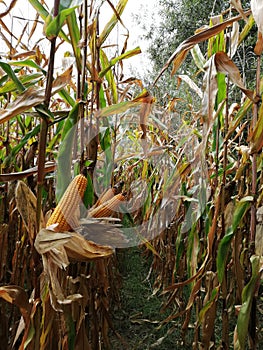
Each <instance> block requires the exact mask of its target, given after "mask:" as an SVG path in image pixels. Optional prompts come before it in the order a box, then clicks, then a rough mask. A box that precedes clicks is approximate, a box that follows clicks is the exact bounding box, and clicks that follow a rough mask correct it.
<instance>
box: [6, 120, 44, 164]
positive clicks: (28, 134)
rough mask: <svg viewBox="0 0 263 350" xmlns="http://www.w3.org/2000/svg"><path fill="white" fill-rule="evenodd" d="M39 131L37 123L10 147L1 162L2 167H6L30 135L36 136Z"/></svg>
mask: <svg viewBox="0 0 263 350" xmlns="http://www.w3.org/2000/svg"><path fill="white" fill-rule="evenodd" d="M39 131H40V124H38V125H37V126H36V127H35V128H34V129H33V130H31V131H30V132H29V133H27V134H26V136H25V137H23V138H22V140H21V141H20V142H19V143H18V144H17V145H16V146H15V147H14V148H12V150H11V152H10V154H9V155H8V156H7V157H6V158H5V160H4V162H3V167H4V168H5V167H7V166H9V165H10V163H11V162H12V161H13V159H14V158H15V156H16V155H17V153H18V152H19V151H20V150H21V149H22V148H23V147H24V146H25V145H26V144H27V143H28V140H30V139H31V138H32V137H34V136H36V135H37V134H38V133H39Z"/></svg>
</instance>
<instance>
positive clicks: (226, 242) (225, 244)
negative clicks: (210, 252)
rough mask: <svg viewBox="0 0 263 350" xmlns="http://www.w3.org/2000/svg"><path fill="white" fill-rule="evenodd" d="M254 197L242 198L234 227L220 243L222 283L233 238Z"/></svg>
mask: <svg viewBox="0 0 263 350" xmlns="http://www.w3.org/2000/svg"><path fill="white" fill-rule="evenodd" d="M252 201H253V197H251V196H247V197H244V198H242V199H241V200H240V201H239V202H238V203H237V206H236V208H235V211H234V215H233V222H232V226H230V227H229V229H228V230H227V233H226V235H225V236H224V237H223V239H222V240H221V242H220V243H219V247H218V253H217V260H216V263H217V272H218V280H219V282H220V283H222V281H223V278H224V273H225V266H226V261H227V255H228V251H229V249H230V244H231V241H232V238H233V237H234V234H235V231H236V229H237V228H238V226H239V225H240V223H241V222H242V219H243V217H244V216H245V214H246V212H247V210H248V209H249V207H250V205H251V202H252Z"/></svg>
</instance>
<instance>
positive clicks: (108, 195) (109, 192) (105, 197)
mask: <svg viewBox="0 0 263 350" xmlns="http://www.w3.org/2000/svg"><path fill="white" fill-rule="evenodd" d="M116 192H117V191H116V189H115V188H114V187H113V188H109V189H108V190H106V191H105V192H103V193H102V194H101V195H100V197H99V198H98V200H97V202H96V203H95V205H94V208H97V207H98V206H100V205H101V204H102V203H105V202H107V201H108V200H110V199H111V198H113V197H114V196H115V195H116Z"/></svg>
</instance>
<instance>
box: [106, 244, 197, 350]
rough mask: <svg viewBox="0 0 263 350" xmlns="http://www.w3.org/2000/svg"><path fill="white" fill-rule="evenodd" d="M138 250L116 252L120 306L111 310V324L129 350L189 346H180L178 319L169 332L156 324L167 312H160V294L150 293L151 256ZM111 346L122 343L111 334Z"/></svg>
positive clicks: (120, 346) (118, 349)
mask: <svg viewBox="0 0 263 350" xmlns="http://www.w3.org/2000/svg"><path fill="white" fill-rule="evenodd" d="M142 253H143V252H142V250H141V249H140V248H138V247H133V248H129V249H122V250H118V251H117V258H118V261H119V266H120V267H119V269H120V273H121V275H122V279H123V283H122V289H121V292H120V294H121V305H120V308H119V309H118V310H115V311H114V313H113V323H114V327H115V330H116V332H118V333H119V334H120V335H121V337H122V338H123V340H124V341H125V342H126V344H127V348H128V349H129V350H146V349H158V350H167V349H170V348H172V349H189V345H190V344H188V345H183V344H182V339H181V334H180V328H181V324H179V323H180V320H179V319H178V320H176V324H173V330H172V332H171V334H169V329H170V327H171V323H170V324H169V325H162V326H161V325H160V322H161V321H162V320H164V319H165V318H166V317H167V316H168V315H169V311H168V312H166V313H161V312H160V309H161V307H162V297H161V296H160V295H159V294H158V293H157V294H153V289H152V285H153V280H154V277H153V276H149V275H150V274H149V271H150V265H151V261H150V260H151V259H149V257H148V258H147V259H146V258H144V257H143V254H142ZM111 341H112V348H113V349H114V350H123V349H124V347H123V344H122V343H121V342H120V341H119V340H118V339H116V337H115V336H114V335H112V337H111Z"/></svg>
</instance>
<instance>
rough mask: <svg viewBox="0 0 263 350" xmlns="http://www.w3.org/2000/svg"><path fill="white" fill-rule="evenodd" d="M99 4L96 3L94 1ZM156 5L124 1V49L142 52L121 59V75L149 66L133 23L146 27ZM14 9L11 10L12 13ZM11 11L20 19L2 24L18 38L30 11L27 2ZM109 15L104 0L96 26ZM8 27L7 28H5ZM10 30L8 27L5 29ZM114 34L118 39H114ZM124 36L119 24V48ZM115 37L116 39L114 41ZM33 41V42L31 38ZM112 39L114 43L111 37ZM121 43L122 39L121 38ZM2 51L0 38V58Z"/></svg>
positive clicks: (150, 1)
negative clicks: (127, 36) (127, 38)
mask: <svg viewBox="0 0 263 350" xmlns="http://www.w3.org/2000/svg"><path fill="white" fill-rule="evenodd" d="M111 2H112V3H113V4H114V5H116V4H117V3H118V0H111ZM8 3H10V1H8V0H5V4H7V5H8ZM46 3H47V5H48V6H50V7H52V5H53V3H54V0H46ZM98 3H99V0H98ZM157 6H158V0H128V3H127V5H126V8H125V10H124V12H123V15H122V20H123V23H124V24H125V26H126V27H127V28H128V30H129V41H128V48H127V49H128V50H129V49H133V48H135V47H136V46H140V48H141V50H142V54H140V55H138V56H136V57H132V58H130V59H128V60H125V62H124V68H125V72H129V73H130V72H131V71H135V72H139V73H143V72H144V71H146V70H147V68H148V67H149V64H150V61H149V59H148V58H147V45H148V43H147V42H146V41H145V40H144V39H143V36H142V34H143V32H142V29H141V26H140V25H138V21H137V20H136V17H139V18H140V19H141V21H142V23H143V24H144V25H145V26H146V27H147V26H148V25H149V26H150V23H151V21H152V17H153V15H154V14H156V9H157ZM3 9H5V7H4V4H3V3H2V2H1V1H0V13H1V12H2V11H3ZM14 10H15V11H14ZM14 10H12V15H13V16H17V17H21V18H17V17H13V18H11V17H10V16H6V17H4V21H5V23H6V24H8V23H9V24H10V23H11V22H12V25H13V31H14V33H16V35H17V36H19V35H20V33H21V30H22V28H23V27H24V26H25V24H26V21H25V20H23V19H22V18H25V19H34V14H33V13H34V12H32V6H31V4H30V3H29V1H27V0H22V1H21V0H20V1H17V4H16V6H15V9H14ZM111 15H112V9H111V8H110V6H109V5H108V3H107V1H104V4H103V5H102V8H101V15H100V22H101V23H100V27H101V28H103V24H104V23H106V22H107V21H108V20H109V19H110V17H111ZM8 26H9V25H8ZM9 27H10V26H9ZM0 30H1V27H0ZM117 33H118V36H117ZM124 33H126V32H125V30H124V29H123V27H122V25H121V24H119V25H118V28H117V30H116V40H118V43H119V49H120V50H121V48H122V39H123V37H124V36H123V35H122V34H124ZM117 37H118V39H117ZM34 40H35V39H34ZM112 40H113V41H115V39H114V37H113V36H112ZM123 40H124V39H123ZM5 50H6V46H5V45H4V44H3V42H1V37H0V55H1V53H2V54H3V52H4V51H5Z"/></svg>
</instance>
